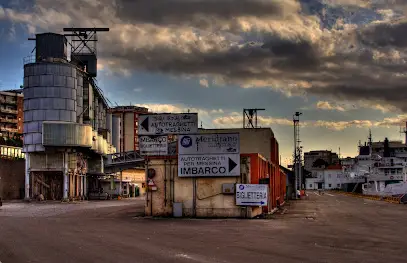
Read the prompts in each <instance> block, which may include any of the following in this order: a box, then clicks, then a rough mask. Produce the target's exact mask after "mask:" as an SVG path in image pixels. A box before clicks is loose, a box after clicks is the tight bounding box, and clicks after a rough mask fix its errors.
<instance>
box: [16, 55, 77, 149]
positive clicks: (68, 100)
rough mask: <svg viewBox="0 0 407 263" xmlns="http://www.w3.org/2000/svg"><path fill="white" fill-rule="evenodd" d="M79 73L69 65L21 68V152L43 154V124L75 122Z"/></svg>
mask: <svg viewBox="0 0 407 263" xmlns="http://www.w3.org/2000/svg"><path fill="white" fill-rule="evenodd" d="M78 75H79V72H77V69H76V67H75V66H74V65H71V64H68V63H54V62H38V63H32V64H27V65H25V66H24V151H25V152H27V153H30V152H42V151H44V150H45V149H44V147H43V145H42V123H43V122H44V121H61V122H76V119H77V112H76V108H77V81H78V80H77V79H78V77H80V76H78Z"/></svg>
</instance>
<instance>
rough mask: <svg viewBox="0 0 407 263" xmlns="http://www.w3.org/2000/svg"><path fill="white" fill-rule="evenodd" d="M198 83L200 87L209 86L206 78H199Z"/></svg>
mask: <svg viewBox="0 0 407 263" xmlns="http://www.w3.org/2000/svg"><path fill="white" fill-rule="evenodd" d="M199 85H201V86H202V87H205V88H208V87H209V83H208V80H207V79H200V80H199Z"/></svg>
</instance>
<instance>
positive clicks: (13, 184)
mask: <svg viewBox="0 0 407 263" xmlns="http://www.w3.org/2000/svg"><path fill="white" fill-rule="evenodd" d="M24 171H25V162H24V160H4V159H0V197H1V198H2V199H4V200H10V199H20V198H21V197H23V196H20V192H21V191H23V190H24Z"/></svg>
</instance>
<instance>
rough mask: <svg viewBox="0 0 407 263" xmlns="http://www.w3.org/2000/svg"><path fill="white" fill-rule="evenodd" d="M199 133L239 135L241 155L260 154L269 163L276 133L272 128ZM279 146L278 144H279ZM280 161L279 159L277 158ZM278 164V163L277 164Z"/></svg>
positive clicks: (201, 130) (219, 130) (202, 131)
mask: <svg viewBox="0 0 407 263" xmlns="http://www.w3.org/2000/svg"><path fill="white" fill-rule="evenodd" d="M199 133H239V135H240V153H259V154H260V155H262V156H264V157H265V158H266V159H267V160H268V161H273V160H270V157H271V156H274V155H275V154H272V153H273V152H277V154H278V151H273V149H272V147H271V146H272V145H271V142H272V140H271V139H272V138H273V137H274V133H273V131H272V130H271V129H270V128H258V129H199ZM277 145H278V144H277ZM277 160H278V158H277ZM276 164H278V162H276Z"/></svg>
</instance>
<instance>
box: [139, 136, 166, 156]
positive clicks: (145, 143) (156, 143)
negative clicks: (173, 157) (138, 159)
mask: <svg viewBox="0 0 407 263" xmlns="http://www.w3.org/2000/svg"><path fill="white" fill-rule="evenodd" d="M139 144H140V146H139V147H140V154H141V155H167V154H168V138H167V135H164V136H162V135H159V136H156V135H150V136H148V135H144V136H140V137H139Z"/></svg>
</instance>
